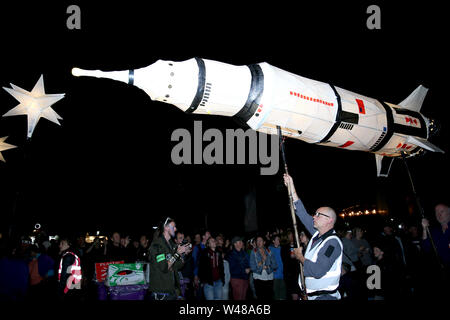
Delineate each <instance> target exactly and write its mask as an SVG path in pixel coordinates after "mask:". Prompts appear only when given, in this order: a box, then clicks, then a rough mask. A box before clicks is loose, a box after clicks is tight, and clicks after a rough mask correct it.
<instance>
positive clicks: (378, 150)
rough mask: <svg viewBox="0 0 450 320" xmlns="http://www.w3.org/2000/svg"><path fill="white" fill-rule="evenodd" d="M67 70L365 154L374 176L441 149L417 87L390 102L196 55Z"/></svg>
mask: <svg viewBox="0 0 450 320" xmlns="http://www.w3.org/2000/svg"><path fill="white" fill-rule="evenodd" d="M73 74H74V75H77V76H78V75H87V76H95V77H103V78H111V79H114V80H119V81H123V82H126V83H132V84H134V85H135V86H137V87H139V88H141V89H142V90H144V91H145V92H146V93H147V94H148V95H149V96H150V98H151V99H152V100H157V101H161V102H165V103H169V104H173V105H175V106H176V107H178V108H179V109H181V110H182V111H184V112H187V113H196V114H213V115H223V116H229V117H235V118H236V119H238V120H239V121H240V122H242V123H245V124H247V125H248V126H249V127H250V128H252V129H254V130H257V131H261V132H264V133H268V134H278V132H277V127H278V126H279V127H281V130H282V134H283V135H284V136H288V137H292V138H296V139H300V140H303V141H306V142H308V143H316V144H320V145H324V146H330V147H337V148H344V149H347V150H361V151H367V152H372V153H375V155H376V162H377V174H378V175H381V176H386V175H387V174H388V172H389V168H390V165H391V161H388V162H386V161H384V162H383V161H382V160H383V157H385V156H386V157H391V158H393V157H398V156H401V155H402V152H403V153H406V154H407V155H414V154H416V153H417V152H419V151H420V150H421V149H422V148H424V149H427V150H430V151H438V152H443V151H442V150H441V149H439V148H438V147H436V146H434V145H433V144H431V143H430V142H428V140H427V139H428V138H429V134H430V132H432V131H433V130H434V123H433V120H430V119H427V118H426V117H424V116H423V115H422V114H421V113H420V112H419V111H420V108H421V105H422V102H423V100H424V98H425V95H426V93H427V90H428V89H426V88H424V87H423V86H419V87H418V88H417V89H416V90H415V91H414V92H413V93H412V94H411V95H410V96H409V97H408V98H406V99H405V100H404V101H403V102H401V103H400V104H399V105H394V104H390V103H385V102H382V101H379V100H377V99H373V98H369V97H366V96H363V95H360V94H357V93H354V92H351V91H347V90H344V89H341V88H338V87H334V86H333V85H331V84H328V83H324V82H319V81H315V80H311V79H307V78H304V77H301V76H298V75H295V74H292V73H289V72H287V71H284V70H281V69H279V68H276V67H274V66H271V65H270V64H268V63H265V62H264V63H259V64H254V65H249V66H234V65H230V64H226V63H222V62H217V61H213V60H207V59H199V58H193V59H189V60H186V61H181V62H174V61H164V60H158V61H156V62H155V63H154V64H152V65H149V66H147V67H144V68H141V69H136V70H127V71H113V72H103V71H86V70H81V69H74V70H73ZM385 164H386V165H387V167H385V168H383V166H384V165H385Z"/></svg>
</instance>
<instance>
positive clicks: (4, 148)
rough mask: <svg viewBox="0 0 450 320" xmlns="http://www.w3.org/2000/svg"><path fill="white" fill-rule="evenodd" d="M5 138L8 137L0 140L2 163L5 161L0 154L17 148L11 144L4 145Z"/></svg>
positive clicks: (0, 158)
mask: <svg viewBox="0 0 450 320" xmlns="http://www.w3.org/2000/svg"><path fill="white" fill-rule="evenodd" d="M6 138H8V137H3V138H0V160H1V161H3V162H6V161H5V158H3V155H2V153H1V152H2V151H5V150H8V149H13V148H17V147H16V146H13V145H12V144H9V143H6V142H5V140H6Z"/></svg>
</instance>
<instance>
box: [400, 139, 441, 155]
mask: <svg viewBox="0 0 450 320" xmlns="http://www.w3.org/2000/svg"><path fill="white" fill-rule="evenodd" d="M406 143H412V144H415V145H416V146H419V147H422V148H424V149H427V150H430V151H433V152H442V153H445V152H444V150H442V149H441V148H439V147H437V146H435V145H434V144H432V143H431V142H429V141H428V140H426V139H422V138H418V137H413V136H408V138H406Z"/></svg>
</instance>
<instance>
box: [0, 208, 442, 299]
mask: <svg viewBox="0 0 450 320" xmlns="http://www.w3.org/2000/svg"><path fill="white" fill-rule="evenodd" d="M316 215H317V213H316ZM435 217H436V221H435V222H436V225H435V226H434V227H433V228H430V230H431V233H430V234H431V237H432V239H433V240H434V241H433V242H434V246H435V248H436V252H434V250H433V246H432V243H431V242H430V234H428V233H427V232H426V230H427V228H428V227H429V225H430V222H429V221H428V220H426V219H423V220H422V221H421V222H420V221H419V222H418V223H416V224H411V225H408V226H405V227H404V228H401V229H399V228H398V227H395V226H393V225H392V224H390V223H389V220H387V222H386V224H385V225H384V226H383V228H382V229H380V230H377V232H376V236H375V237H372V238H371V239H366V238H365V230H363V228H361V227H358V226H355V227H354V228H353V229H343V230H336V232H337V233H336V234H337V236H338V237H339V238H340V240H341V243H342V249H343V250H342V251H343V253H342V266H341V274H340V279H339V287H338V291H339V293H340V297H341V299H344V300H378V299H384V300H395V299H399V298H422V297H424V296H426V295H428V294H429V293H430V292H434V294H436V292H437V291H436V290H440V289H442V286H444V285H445V284H446V283H447V284H448V282H445V281H448V278H447V279H444V278H443V277H444V276H443V275H445V274H446V275H448V270H449V264H450V259H449V230H448V223H449V220H450V210H449V207H448V206H446V205H443V204H439V205H437V206H436V208H435ZM302 230H303V229H302ZM302 230H300V234H299V238H300V246H301V247H303V252H304V251H306V248H307V246H308V243H309V241H310V238H311V236H312V235H311V234H309V232H308V231H307V230H303V231H302ZM164 237H165V238H166V240H167V243H168V244H169V246H168V248H167V249H164V250H166V251H167V252H172V253H173V254H172V255H170V254H169V255H167V254H166V253H165V254H163V255H162V256H161V252H160V251H161V249H162V246H164V245H165V242H164ZM104 240H105V241H104ZM169 240H170V241H169ZM0 242H1V257H0V300H39V299H62V300H64V299H67V298H68V297H70V299H79V300H96V299H98V290H97V288H98V285H99V284H98V282H97V281H96V277H95V263H99V262H108V261H124V262H125V263H133V262H137V261H139V262H144V263H149V264H150V266H151V268H150V288H149V294H148V297H149V298H150V297H151V294H152V293H158V294H159V292H164V291H165V290H166V289H165V288H167V286H168V285H167V283H165V281H169V282H171V286H173V287H174V288H173V289H174V294H175V295H174V297H173V298H174V299H184V300H188V301H189V300H192V301H203V300H261V299H262V300H299V299H301V297H302V290H301V289H300V286H299V273H300V263H299V257H298V254H296V251H295V247H296V241H295V234H294V232H293V230H290V229H287V230H280V229H276V230H275V231H272V232H264V233H262V234H256V235H252V236H251V237H250V236H248V237H247V238H243V237H241V236H239V235H232V236H227V235H225V234H224V233H220V232H214V231H213V230H202V231H198V232H194V233H189V232H187V231H183V230H177V229H176V225H175V221H174V220H172V219H170V218H167V219H166V221H165V222H164V223H163V224H162V227H161V228H160V230H158V231H156V232H154V233H152V234H142V235H139V236H138V237H133V238H131V237H130V236H129V235H126V234H121V233H120V232H113V233H112V234H111V235H110V236H109V237H108V238H107V240H106V239H101V238H99V237H97V238H95V240H94V241H93V242H92V243H86V241H85V237H84V236H79V237H78V238H76V239H69V238H65V237H62V238H60V239H59V240H58V241H57V240H49V239H48V237H47V236H46V235H45V233H42V236H41V237H37V238H36V239H35V241H34V243H31V240H30V239H29V238H27V237H22V238H21V239H20V241H19V243H16V244H14V245H11V243H10V242H9V243H8V244H7V241H6V239H5V238H3V239H1V240H0ZM180 248H183V249H182V250H181V249H180ZM158 250H159V251H158ZM170 250H173V251H170ZM157 251H158V252H157ZM436 253H437V255H436ZM161 257H162V258H163V259H161ZM166 258H167V261H169V262H168V264H166V263H165V261H166ZM438 258H439V259H438ZM161 260H164V264H160V261H161ZM180 261H181V262H180ZM171 263H172V264H171ZM152 264H153V265H152ZM159 265H161V266H162V268H160V267H159ZM305 266H306V265H305ZM371 266H377V267H378V270H379V271H380V277H379V279H378V280H377V279H375V278H373V279H372V278H371V275H372V272H370V270H375V269H373V268H370V267H371ZM168 270H170V271H171V272H172V273H171V274H172V275H173V276H168V277H167V279H168V280H164V279H165V278H163V277H162V276H159V274H167V272H168ZM169 273H170V272H169ZM157 274H158V277H156V275H157ZM152 275H153V278H152ZM69 277H71V280H70V281H68V280H67V279H68V278H69ZM369 278H370V279H369ZM173 279H175V280H173ZM371 281H372V282H371ZM377 281H378V282H379V283H377ZM369 282H371V284H369ZM68 283H70V285H68ZM166 291H167V290H166ZM158 294H156V295H155V296H154V297H153V298H154V299H155V300H159V299H164V295H163V296H158Z"/></svg>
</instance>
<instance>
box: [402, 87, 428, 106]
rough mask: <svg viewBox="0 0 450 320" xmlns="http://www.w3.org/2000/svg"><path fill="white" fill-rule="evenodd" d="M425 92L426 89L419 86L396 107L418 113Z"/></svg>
mask: <svg viewBox="0 0 450 320" xmlns="http://www.w3.org/2000/svg"><path fill="white" fill-rule="evenodd" d="M427 92H428V89H427V88H425V87H424V86H422V85H420V86H418V87H417V88H416V90H414V91H413V92H412V93H411V94H410V95H409V96H408V97H407V98H406V99H405V100H403V101H402V102H400V103H399V104H398V105H399V106H401V107H403V108H405V109H408V110H412V111H417V112H420V108H422V104H423V100H424V99H425V96H426V95H427Z"/></svg>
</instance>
